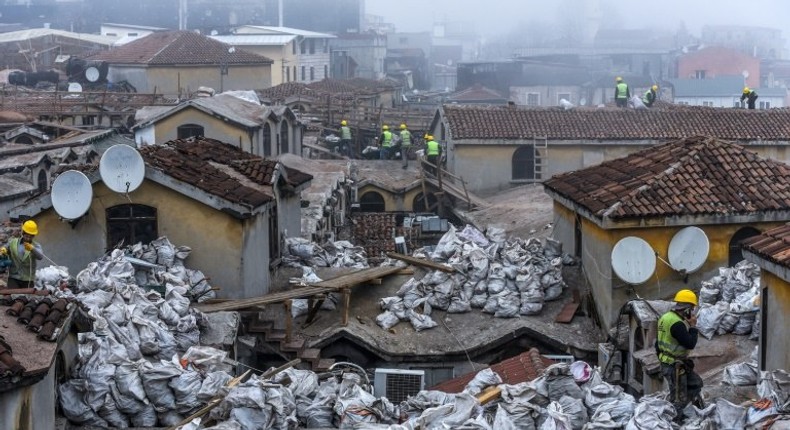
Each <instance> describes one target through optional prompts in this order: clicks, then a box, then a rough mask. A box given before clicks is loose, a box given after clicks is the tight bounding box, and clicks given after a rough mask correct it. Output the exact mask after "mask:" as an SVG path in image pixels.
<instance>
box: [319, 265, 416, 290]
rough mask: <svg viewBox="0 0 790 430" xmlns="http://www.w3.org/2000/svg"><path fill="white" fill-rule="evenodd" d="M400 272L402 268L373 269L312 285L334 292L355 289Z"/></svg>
mask: <svg viewBox="0 0 790 430" xmlns="http://www.w3.org/2000/svg"><path fill="white" fill-rule="evenodd" d="M400 270H401V267H395V266H385V267H372V268H370V269H362V270H358V271H356V272H352V273H348V274H345V275H341V276H338V277H337V278H333V279H329V280H327V281H321V282H318V283H316V284H312V285H313V286H316V287H325V288H331V289H333V290H339V289H342V288H346V287H355V286H357V285H360V284H365V283H367V282H368V281H370V280H371V279H376V278H382V277H385V276H388V275H392V274H393V273H397V272H399V271H400Z"/></svg>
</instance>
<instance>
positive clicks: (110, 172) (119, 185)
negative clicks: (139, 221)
mask: <svg viewBox="0 0 790 430" xmlns="http://www.w3.org/2000/svg"><path fill="white" fill-rule="evenodd" d="M99 174H101V179H102V181H104V184H105V185H107V188H109V189H111V190H113V191H115V192H116V193H124V194H129V193H131V192H132V191H134V190H136V189H137V188H138V187H139V186H140V185H141V184H142V183H143V178H144V177H145V162H143V157H142V156H141V155H140V153H139V152H137V150H136V149H135V148H133V147H131V146H129V145H123V144H119V145H114V146H112V147H110V149H108V150H107V151H105V152H104V154H103V155H102V157H101V160H100V161H99Z"/></svg>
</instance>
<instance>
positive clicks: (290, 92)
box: [257, 82, 321, 102]
mask: <svg viewBox="0 0 790 430" xmlns="http://www.w3.org/2000/svg"><path fill="white" fill-rule="evenodd" d="M257 94H258V97H260V98H261V99H265V100H269V101H271V102H283V101H285V99H287V98H290V97H310V98H317V97H319V96H320V95H321V92H319V91H316V90H314V89H312V88H309V87H308V86H307V85H306V84H303V83H301V82H286V83H283V84H280V85H275V86H273V87H271V88H266V89H263V90H258V91H257Z"/></svg>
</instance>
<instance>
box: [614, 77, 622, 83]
mask: <svg viewBox="0 0 790 430" xmlns="http://www.w3.org/2000/svg"><path fill="white" fill-rule="evenodd" d="M614 80H615V81H617V82H623V78H621V77H619V76H618V77H616V78H614Z"/></svg>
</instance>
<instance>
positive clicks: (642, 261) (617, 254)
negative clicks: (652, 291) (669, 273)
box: [612, 236, 656, 285]
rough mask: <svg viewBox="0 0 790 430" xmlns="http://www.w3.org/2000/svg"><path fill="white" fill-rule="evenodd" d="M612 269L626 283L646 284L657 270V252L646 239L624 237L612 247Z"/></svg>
mask: <svg viewBox="0 0 790 430" xmlns="http://www.w3.org/2000/svg"><path fill="white" fill-rule="evenodd" d="M612 269H614V273H615V274H616V275H617V277H618V278H620V279H622V280H623V281H624V282H625V283H626V284H630V285H639V284H644V283H645V282H647V280H648V279H650V277H651V276H653V273H655V271H656V253H655V251H653V248H651V247H650V244H648V243H647V242H645V240H644V239H641V238H638V237H636V236H628V237H624V238H622V239H620V241H618V242H617V243H616V244H615V245H614V248H613V249H612Z"/></svg>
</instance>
